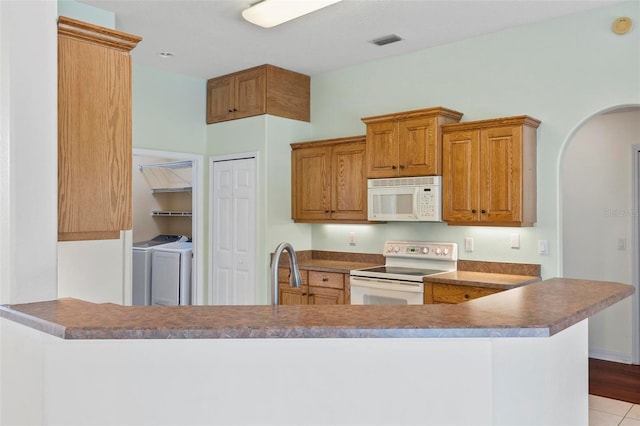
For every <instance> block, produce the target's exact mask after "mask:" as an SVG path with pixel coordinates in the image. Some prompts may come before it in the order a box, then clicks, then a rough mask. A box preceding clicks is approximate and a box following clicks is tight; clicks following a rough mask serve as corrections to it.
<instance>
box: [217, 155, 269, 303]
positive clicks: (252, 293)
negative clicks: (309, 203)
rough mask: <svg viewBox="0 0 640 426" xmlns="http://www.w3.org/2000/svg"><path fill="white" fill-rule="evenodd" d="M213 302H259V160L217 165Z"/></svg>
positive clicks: (223, 162)
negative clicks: (257, 194)
mask: <svg viewBox="0 0 640 426" xmlns="http://www.w3.org/2000/svg"><path fill="white" fill-rule="evenodd" d="M211 188H212V195H211V197H212V200H213V206H212V207H213V208H212V248H211V250H212V268H213V270H212V277H213V279H212V289H211V290H212V302H213V303H214V304H216V305H252V304H256V303H257V295H258V288H257V282H256V246H257V238H256V161H255V158H248V159H239V160H225V161H214V162H213V182H212V186H211Z"/></svg>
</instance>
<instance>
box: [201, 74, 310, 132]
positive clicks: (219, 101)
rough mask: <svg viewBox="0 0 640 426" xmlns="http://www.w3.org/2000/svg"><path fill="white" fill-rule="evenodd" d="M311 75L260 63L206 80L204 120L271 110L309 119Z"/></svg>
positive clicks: (225, 119)
mask: <svg viewBox="0 0 640 426" xmlns="http://www.w3.org/2000/svg"><path fill="white" fill-rule="evenodd" d="M310 93H311V79H310V78H309V76H307V75H304V74H300V73H297V72H294V71H289V70H286V69H284V68H279V67H275V66H273V65H261V66H258V67H254V68H249V69H246V70H243V71H238V72H235V73H232V74H227V75H223V76H220V77H216V78H212V79H210V80H208V81H207V124H212V123H218V122H221V121H227V120H235V119H238V118H245V117H251V116H254V115H260V114H271V115H277V116H280V117H286V118H291V119H294V120H301V121H310V120H311V116H310Z"/></svg>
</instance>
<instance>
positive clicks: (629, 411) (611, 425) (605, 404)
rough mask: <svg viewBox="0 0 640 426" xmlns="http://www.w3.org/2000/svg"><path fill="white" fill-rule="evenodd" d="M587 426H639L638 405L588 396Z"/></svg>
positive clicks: (639, 412)
mask: <svg viewBox="0 0 640 426" xmlns="http://www.w3.org/2000/svg"><path fill="white" fill-rule="evenodd" d="M589 426H640V405H639V404H632V403H630V402H625V401H618V400H617V399H609V398H603V397H601V396H596V395H589Z"/></svg>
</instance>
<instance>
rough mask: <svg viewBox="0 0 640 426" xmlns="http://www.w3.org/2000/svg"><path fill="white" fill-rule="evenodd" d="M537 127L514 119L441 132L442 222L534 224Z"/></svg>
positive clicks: (535, 123) (520, 118)
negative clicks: (442, 160) (442, 162)
mask: <svg viewBox="0 0 640 426" xmlns="http://www.w3.org/2000/svg"><path fill="white" fill-rule="evenodd" d="M539 125H540V121H538V120H536V119H535V118H532V117H529V116H517V117H507V118H499V119H493V120H483V121H475V122H466V123H459V124H450V125H446V126H443V127H442V131H443V150H442V151H443V158H444V164H443V170H442V194H443V195H442V199H443V205H442V217H443V220H444V221H445V222H447V223H448V224H449V225H490V226H532V225H533V223H535V221H536V129H537V127H538V126H539Z"/></svg>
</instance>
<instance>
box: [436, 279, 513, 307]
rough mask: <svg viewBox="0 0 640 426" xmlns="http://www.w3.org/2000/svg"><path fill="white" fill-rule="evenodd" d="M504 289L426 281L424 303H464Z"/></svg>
mask: <svg viewBox="0 0 640 426" xmlns="http://www.w3.org/2000/svg"><path fill="white" fill-rule="evenodd" d="M501 291H502V290H499V289H496V288H488V287H476V286H468V285H456V284H442V283H425V285H424V303H425V304H432V303H449V304H454V303H463V302H467V301H469V300H473V299H477V298H479V297H483V296H489V295H490V294H494V293H499V292H501Z"/></svg>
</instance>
